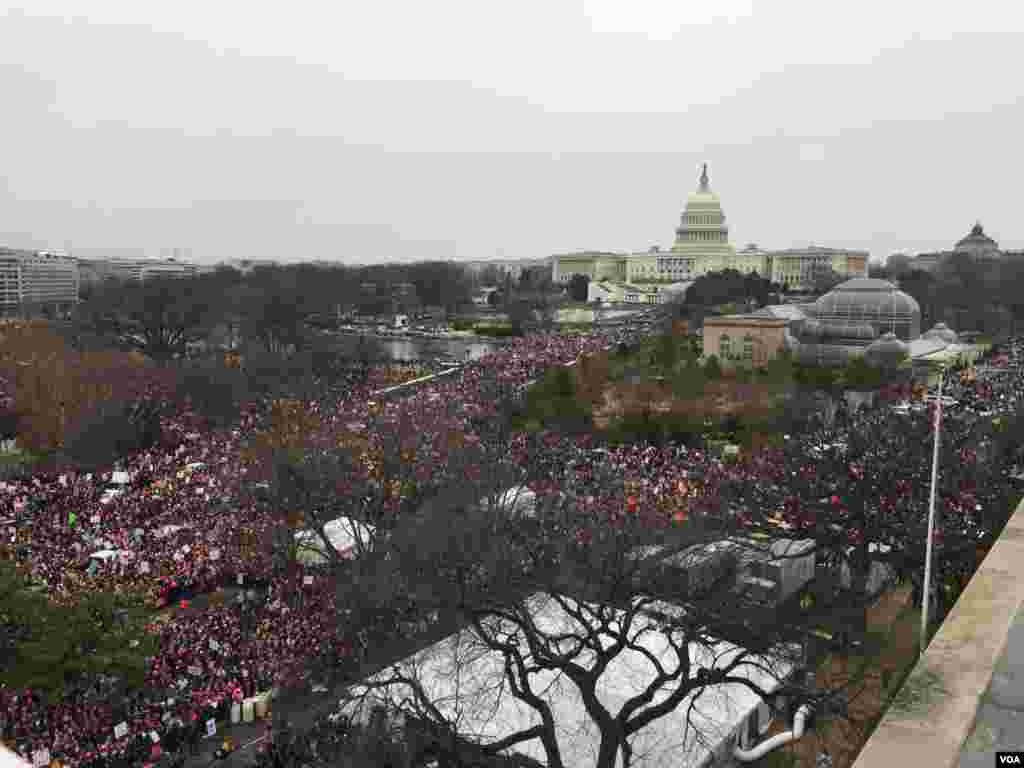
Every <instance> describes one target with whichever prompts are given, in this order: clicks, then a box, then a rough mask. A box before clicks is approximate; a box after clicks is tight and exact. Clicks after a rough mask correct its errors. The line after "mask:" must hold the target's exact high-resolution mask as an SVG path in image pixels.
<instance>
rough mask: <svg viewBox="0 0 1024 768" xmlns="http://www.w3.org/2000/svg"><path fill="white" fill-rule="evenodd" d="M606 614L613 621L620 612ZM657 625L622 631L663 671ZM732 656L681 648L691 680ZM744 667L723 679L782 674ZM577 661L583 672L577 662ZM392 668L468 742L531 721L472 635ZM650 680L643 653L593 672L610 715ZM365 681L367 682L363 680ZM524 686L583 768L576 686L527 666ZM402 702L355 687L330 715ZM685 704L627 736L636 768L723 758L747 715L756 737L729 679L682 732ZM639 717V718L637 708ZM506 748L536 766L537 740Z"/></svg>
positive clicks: (573, 762)
mask: <svg viewBox="0 0 1024 768" xmlns="http://www.w3.org/2000/svg"><path fill="white" fill-rule="evenodd" d="M527 604H528V605H529V606H530V611H531V615H532V617H533V620H534V622H535V623H536V625H537V626H538V628H540V629H541V631H543V632H545V633H548V634H555V633H558V632H559V631H567V632H572V631H574V630H575V631H576V632H578V631H579V630H580V627H578V626H576V625H575V620H574V619H572V618H571V617H570V616H569V615H568V614H566V613H565V612H564V611H563V610H562V608H561V607H560V606H559V605H558V603H557V602H556V601H555V600H553V599H552V598H551V597H550V596H549V595H546V594H543V593H538V594H535V595H532V596H531V597H529V598H527ZM595 607H596V606H595ZM657 608H658V610H659V611H661V612H662V613H664V614H668V615H671V614H672V613H676V612H678V611H679V610H680V609H679V608H678V607H676V606H671V605H667V604H664V603H662V604H658V605H657ZM616 613H617V615H619V616H621V615H622V613H621V612H616ZM645 622H647V623H649V624H650V627H651V629H650V630H649V631H648V630H647V629H644V631H643V632H641V631H640V629H641V625H643V624H644V623H645ZM660 625H661V621H659V620H658V619H656V618H654V617H643V618H638V619H637V620H636V623H635V624H634V625H633V626H632V628H631V630H630V634H631V635H632V634H633V633H636V636H637V642H638V643H639V644H640V645H642V646H643V648H644V650H645V651H647V652H648V653H650V654H651V655H652V656H653V657H654V658H656V659H658V662H659V663H660V664H661V665H662V666H663V667H664V668H665V669H666V671H671V670H674V669H675V668H676V666H677V662H676V656H675V652H674V651H673V650H672V648H671V646H670V645H669V642H668V640H667V638H666V637H665V635H664V634H663V633H661V632H660V631H658V627H659V626H660ZM519 642H520V653H521V654H522V656H523V659H524V660H527V664H529V659H530V658H531V654H530V650H529V647H528V646H527V644H526V641H525V639H520V641H519ZM610 642H611V640H610V639H608V643H610ZM742 651H743V649H742V648H739V647H738V646H734V645H731V644H729V643H725V642H719V643H717V644H715V645H714V646H712V647H707V646H703V645H697V644H691V645H690V646H689V653H690V659H691V675H692V676H696V670H697V669H698V668H702V669H714V668H717V669H721V668H723V667H725V666H727V665H728V664H729V663H730V662H731V661H732V660H733V659H735V658H736V656H737V655H738V654H740V653H741V652H742ZM749 661H750V664H749V665H747V664H744V665H741V666H739V667H738V668H737V669H736V670H735V671H733V673H732V674H733V675H734V676H737V677H743V678H746V679H748V680H750V681H751V682H753V683H755V684H756V685H759V686H760V687H761V688H762V689H764V690H765V691H768V692H771V691H773V690H775V689H776V688H777V687H778V684H779V679H781V678H785V677H786V676H788V675H789V673H790V672H791V670H792V665H791V664H790V663H789V662H788V661H781V660H774V661H773V660H769V659H765V658H762V657H755V656H751V657H750V659H749ZM581 663H583V665H584V666H588V665H587V661H586V659H585V658H582V659H581ZM755 665H757V666H755ZM766 667H770V668H772V669H773V670H774V672H775V673H776V674H775V675H772V674H769V673H768V672H766V671H765V669H764V668H766ZM393 670H394V671H398V672H400V673H402V674H404V675H406V676H408V677H409V678H411V679H414V680H418V681H419V682H420V684H421V686H422V687H423V689H424V691H425V693H426V695H427V696H428V698H429V700H430V701H431V702H432V703H433V704H434V705H435V706H436V707H437V708H438V710H439V711H440V712H441V714H442V715H443V716H445V717H446V718H449V719H450V721H451V722H452V723H454V724H455V727H456V728H457V730H458V732H459V733H460V734H462V735H464V736H466V737H467V738H470V739H471V740H475V739H480V740H483V741H494V740H497V739H501V738H503V737H506V736H509V735H511V734H513V733H515V732H517V731H520V730H524V729H527V728H530V727H533V726H535V725H538V724H540V717H539V716H538V714H537V712H536V711H535V710H534V709H533V708H532V707H530V706H528V705H526V704H525V703H523V702H522V701H520V700H519V699H517V698H515V697H514V696H513V695H512V694H511V693H510V692H509V690H508V684H507V682H506V681H505V679H504V658H503V655H502V654H501V653H499V652H497V651H490V650H488V649H487V648H486V647H484V646H483V645H482V643H481V642H480V641H479V640H478V639H477V638H476V636H475V634H474V633H473V631H472V630H468V629H467V630H463V631H462V632H459V633H456V634H454V635H450V636H449V637H447V638H445V639H444V640H441V641H440V642H438V643H435V644H434V645H432V646H430V647H428V648H426V649H424V650H422V651H420V652H419V653H417V654H414V655H413V656H410V657H409V658H407V659H404V660H402V661H400V662H398V664H396V665H393V667H389V668H388V670H386V671H385V672H384V673H381V677H387V676H390V675H391V673H392V671H393ZM654 678H655V669H654V666H653V665H652V663H651V662H650V660H649V659H648V658H647V657H646V656H645V655H644V654H642V653H640V652H639V651H633V650H628V651H624V652H622V653H620V654H619V655H617V656H616V657H615V658H614V659H613V660H612V661H611V663H610V664H609V665H608V667H607V669H606V670H605V672H604V674H603V675H602V676H601V678H600V682H599V686H598V690H597V693H598V697H599V699H600V701H601V703H602V704H603V705H604V706H605V707H606V708H607V709H608V710H609V711H610V712H611V713H612V715H613V716H614V714H615V713H616V712H618V711H619V709H620V708H621V707H622V706H623V704H624V703H625V702H626V701H627V700H629V699H630V698H631V697H633V696H635V695H637V694H638V693H640V692H642V691H643V690H645V689H646V688H647V686H648V685H649V684H650V683H651V682H653V680H654ZM373 679H374V678H370V680H371V681H372V680H373ZM530 686H531V688H532V689H533V690H534V691H535V692H541V695H542V697H543V698H544V700H545V701H546V702H547V704H548V706H549V707H551V710H552V714H553V715H554V719H555V723H556V731H557V732H556V737H557V739H558V744H559V748H560V750H561V753H562V760H563V762H564V763H565V765H567V766H582V765H591V764H593V762H594V760H595V758H596V756H597V752H598V749H599V746H600V732H599V731H598V729H597V727H596V725H595V724H594V723H593V721H592V720H591V719H590V717H589V716H588V715H587V714H586V710H585V709H584V706H583V703H582V700H581V698H580V695H579V691H578V689H577V688H576V687H575V686H574V685H573V684H572V683H570V682H569V681H568V680H566V679H564V678H563V677H562V676H561V675H559V674H558V673H556V672H554V671H551V670H537V671H536V672H535V673H534V674H531V675H530ZM670 689H671V686H667V687H666V688H665V689H663V690H661V691H659V692H658V693H657V694H655V697H654V699H653V701H652V702H651V704H650V705H649V706H656V705H657V704H658V703H659V702H660V701H662V700H663V699H665V698H666V697H667V696H668V695H669V692H670ZM698 690H700V689H698ZM364 694H367V695H366V696H365V698H360V697H362V696H363V695H364ZM408 698H410V691H409V687H408V685H407V684H404V683H395V684H392V685H390V686H388V687H387V688H382V689H378V690H376V691H373V692H372V693H370V692H368V691H367V689H366V688H365V687H362V686H360V685H356V686H353V687H352V688H350V689H349V692H348V697H347V698H346V699H342V701H341V704H340V711H341V714H344V715H345V716H347V717H350V718H352V719H353V720H357V721H358V720H364V719H365V718H366V716H367V708H371V709H372V707H373V706H374V704H376V703H379V702H381V701H383V700H388V701H390V702H391V703H392V704H393V705H396V706H399V705H400V703H401V702H402V701H403V700H408ZM692 699H693V694H691V695H690V696H688V697H686V698H685V699H683V701H682V703H681V704H680V705H679V706H678V707H676V709H675V710H674V711H672V712H671V713H669V714H667V715H665V716H664V717H661V718H658V719H656V720H655V721H653V722H652V723H651V725H649V726H648V727H646V728H644V729H642V730H640V731H639V732H638V733H637V734H636V735H635V736H634V737H633V739H632V741H631V743H632V746H633V751H634V764H635V765H637V766H644V767H645V768H702V767H703V766H707V765H709V764H710V763H711V762H712V760H713V756H715V755H721V754H731V752H732V749H733V747H734V746H735V743H736V740H737V738H739V739H740V741H741V743H745V742H746V741H747V735H746V734H747V733H748V723H751V722H753V720H754V718H756V719H757V720H756V722H757V728H756V731H757V733H760V734H763V733H764V731H765V730H766V729H767V727H768V725H769V723H770V714H769V711H768V709H767V707H766V706H765V705H764V704H763V702H761V701H760V699H759V697H758V696H757V695H756V694H755V693H753V692H752V691H751V690H750V689H749V688H747V687H746V686H745V685H742V684H739V683H731V684H728V685H715V686H709V687H706V688H704V689H703V692H702V693H700V696H699V699H698V700H697V701H696V702H694V707H693V711H692V713H690V723H691V724H692V727H688V726H687V711H688V709H689V707H690V703H691V701H692ZM639 711H641V712H642V711H643V708H641V710H639ZM741 733H742V734H743V735H742V736H741V735H740V734H741ZM514 751H515V752H518V753H520V754H523V755H527V756H529V757H532V758H534V759H537V760H540V761H542V762H546V755H545V752H544V749H543V747H542V745H541V744H540V742H539V740H536V739H534V740H531V741H526V742H521V743H519V744H517V745H516V746H515V747H514Z"/></svg>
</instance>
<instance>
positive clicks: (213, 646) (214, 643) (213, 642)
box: [210, 637, 220, 651]
mask: <svg viewBox="0 0 1024 768" xmlns="http://www.w3.org/2000/svg"><path fill="white" fill-rule="evenodd" d="M210 650H211V651H219V650H220V643H218V642H217V641H216V640H214V639H213V638H212V637H211V638H210Z"/></svg>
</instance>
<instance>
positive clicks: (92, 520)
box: [89, 515, 100, 524]
mask: <svg viewBox="0 0 1024 768" xmlns="http://www.w3.org/2000/svg"><path fill="white" fill-rule="evenodd" d="M99 521H100V516H99V515H93V516H92V517H90V518H89V522H91V523H96V524H98V523H99Z"/></svg>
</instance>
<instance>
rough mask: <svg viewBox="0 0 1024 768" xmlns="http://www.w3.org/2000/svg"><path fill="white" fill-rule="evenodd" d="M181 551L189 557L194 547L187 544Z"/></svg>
mask: <svg viewBox="0 0 1024 768" xmlns="http://www.w3.org/2000/svg"><path fill="white" fill-rule="evenodd" d="M181 551H182V552H184V553H185V554H186V555H188V554H190V553H191V552H192V547H190V546H189V545H188V544H186V545H185V546H184V547H182V548H181Z"/></svg>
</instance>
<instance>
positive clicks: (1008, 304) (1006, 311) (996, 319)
mask: <svg viewBox="0 0 1024 768" xmlns="http://www.w3.org/2000/svg"><path fill="white" fill-rule="evenodd" d="M871 276H872V277H878V278H882V279H887V280H895V281H897V282H898V283H899V286H900V290H902V291H904V292H906V293H908V294H910V295H911V296H913V297H914V299H915V300H916V301H917V303H918V304H919V305H920V306H921V326H922V328H930V327H931V326H932V325H933V324H935V323H937V322H940V321H942V322H945V323H946V324H947V325H949V326H950V327H951V328H954V329H955V330H972V331H980V332H982V333H984V334H986V335H991V336H998V335H1002V334H1006V333H1009V334H1010V335H1013V334H1015V333H1017V332H1018V330H1019V329H1020V328H1021V325H1022V323H1024V298H1022V296H1024V291H1022V288H1024V260H1022V259H1020V258H1015V257H1004V258H1002V259H999V260H992V261H988V260H986V261H978V260H975V259H974V258H973V257H971V256H970V255H969V254H966V253H954V254H951V255H950V256H948V257H947V258H945V259H944V260H943V261H942V262H940V263H939V265H938V266H937V267H936V268H935V269H934V270H933V271H926V270H921V269H915V268H914V267H913V264H912V263H911V260H910V259H909V257H907V256H905V255H902V254H894V255H893V256H892V257H890V259H889V261H888V262H887V263H886V265H885V266H884V267H873V268H872V270H871Z"/></svg>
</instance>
